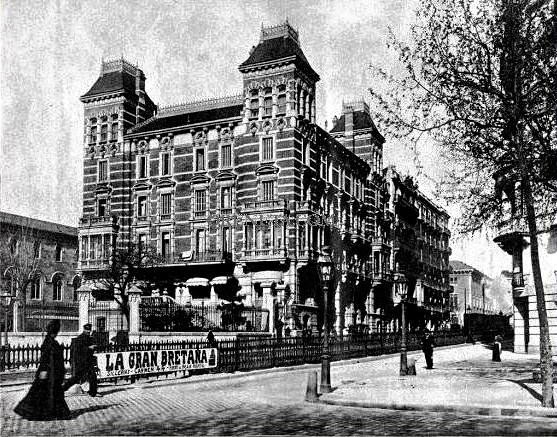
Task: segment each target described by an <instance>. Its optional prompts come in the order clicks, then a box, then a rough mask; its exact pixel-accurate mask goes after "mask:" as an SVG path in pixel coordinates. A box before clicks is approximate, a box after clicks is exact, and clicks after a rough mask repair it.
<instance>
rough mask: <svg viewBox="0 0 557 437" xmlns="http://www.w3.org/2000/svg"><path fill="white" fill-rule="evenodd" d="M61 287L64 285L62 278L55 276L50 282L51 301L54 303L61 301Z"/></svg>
mask: <svg viewBox="0 0 557 437" xmlns="http://www.w3.org/2000/svg"><path fill="white" fill-rule="evenodd" d="M63 287H64V284H63V282H62V277H61V276H60V275H56V276H55V277H54V279H53V280H52V300H54V301H61V300H62V291H63Z"/></svg>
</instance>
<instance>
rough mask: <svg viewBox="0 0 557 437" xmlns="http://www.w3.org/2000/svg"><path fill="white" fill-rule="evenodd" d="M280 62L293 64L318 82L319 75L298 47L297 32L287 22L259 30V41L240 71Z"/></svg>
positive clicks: (241, 65)
mask: <svg viewBox="0 0 557 437" xmlns="http://www.w3.org/2000/svg"><path fill="white" fill-rule="evenodd" d="M280 62H294V63H295V64H296V65H297V66H298V67H299V68H300V69H301V70H302V71H304V72H305V73H306V74H308V75H309V76H310V77H311V78H312V79H313V80H315V81H318V80H319V75H318V74H317V73H316V72H315V70H314V69H313V68H312V67H311V65H310V64H309V62H308V60H307V58H306V55H304V52H303V51H302V48H301V47H300V44H299V42H298V32H296V31H295V30H294V29H292V27H290V25H289V24H288V22H286V23H285V24H282V25H279V26H275V27H268V28H262V29H261V39H260V41H259V43H258V44H257V46H255V47H254V48H253V49H252V51H251V53H250V55H249V58H248V59H247V60H246V61H244V62H242V63H241V64H240V71H241V72H242V73H243V72H245V71H248V70H250V69H256V68H259V67H265V66H269V65H272V64H276V63H280Z"/></svg>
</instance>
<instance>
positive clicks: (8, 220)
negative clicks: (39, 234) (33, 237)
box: [0, 211, 77, 237]
mask: <svg viewBox="0 0 557 437" xmlns="http://www.w3.org/2000/svg"><path fill="white" fill-rule="evenodd" d="M0 225H1V227H2V231H4V229H3V228H4V225H11V226H17V227H24V228H31V229H36V230H39V231H44V232H51V233H54V234H63V235H69V236H71V237H77V228H75V227H73V226H66V225H62V224H60V223H54V222H47V221H45V220H38V219H34V218H31V217H25V216H22V215H17V214H11V213H9V212H3V211H0Z"/></svg>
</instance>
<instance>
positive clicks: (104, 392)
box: [99, 386, 132, 396]
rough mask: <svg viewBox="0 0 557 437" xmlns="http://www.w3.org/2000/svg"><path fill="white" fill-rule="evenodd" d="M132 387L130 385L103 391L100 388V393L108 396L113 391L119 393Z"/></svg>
mask: <svg viewBox="0 0 557 437" xmlns="http://www.w3.org/2000/svg"><path fill="white" fill-rule="evenodd" d="M130 388H132V387H131V386H130V387H122V388H113V389H112V390H103V391H100V390H99V393H100V394H101V395H103V396H106V395H110V394H112V393H118V392H119V391H127V390H129V389H130Z"/></svg>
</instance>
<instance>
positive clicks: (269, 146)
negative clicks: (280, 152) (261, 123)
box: [261, 138, 274, 161]
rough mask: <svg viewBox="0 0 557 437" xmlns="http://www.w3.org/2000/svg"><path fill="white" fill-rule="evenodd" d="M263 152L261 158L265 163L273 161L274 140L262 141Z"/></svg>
mask: <svg viewBox="0 0 557 437" xmlns="http://www.w3.org/2000/svg"><path fill="white" fill-rule="evenodd" d="M262 145H263V151H262V154H261V158H262V160H263V161H271V160H272V159H273V157H274V150H273V149H274V147H273V138H263V140H262Z"/></svg>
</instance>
